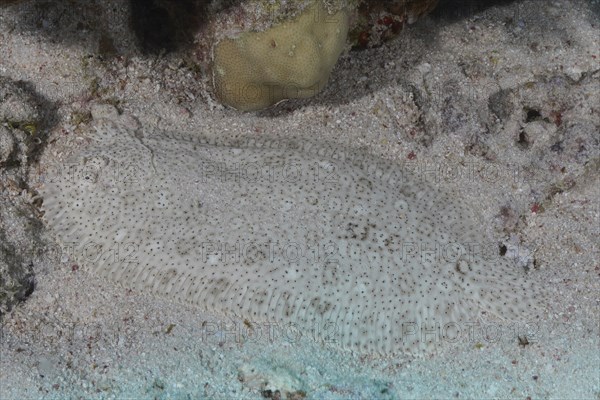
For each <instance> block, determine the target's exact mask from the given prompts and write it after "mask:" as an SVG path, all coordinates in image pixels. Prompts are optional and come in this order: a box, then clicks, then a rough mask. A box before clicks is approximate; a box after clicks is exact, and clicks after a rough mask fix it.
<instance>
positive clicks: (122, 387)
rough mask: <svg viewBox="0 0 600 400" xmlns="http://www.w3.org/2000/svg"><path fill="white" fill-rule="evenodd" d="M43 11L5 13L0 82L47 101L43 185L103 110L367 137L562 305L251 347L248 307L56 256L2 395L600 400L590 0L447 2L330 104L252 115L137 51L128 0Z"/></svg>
mask: <svg viewBox="0 0 600 400" xmlns="http://www.w3.org/2000/svg"><path fill="white" fill-rule="evenodd" d="M35 3H36V2H18V3H15V4H11V5H7V6H2V8H0V76H4V77H7V78H10V79H12V80H15V81H18V80H23V81H26V82H28V84H29V85H30V86H31V87H33V88H35V91H36V93H38V95H39V96H40V97H41V98H43V99H44V100H45V101H46V104H51V105H52V107H51V109H49V110H48V111H47V113H48V114H51V115H48V114H47V115H46V118H49V119H50V120H52V121H53V122H52V124H51V125H50V127H49V131H48V132H47V144H46V146H45V149H44V153H43V155H42V157H41V158H40V160H39V163H36V164H35V165H32V167H31V170H30V176H29V186H30V187H31V188H32V190H35V188H36V185H39V182H40V180H41V179H40V177H41V176H43V175H44V171H45V170H46V169H47V168H49V166H51V165H56V164H57V163H60V162H62V161H64V160H65V159H66V157H67V156H68V154H69V153H70V152H72V151H73V148H78V147H80V146H81V145H83V144H84V143H85V142H86V140H87V138H88V137H89V126H90V124H93V121H91V114H90V110H92V109H93V108H95V109H96V110H98V105H99V104H112V105H116V107H117V108H118V109H119V111H120V112H121V113H123V114H127V115H132V116H134V117H135V118H136V119H137V120H139V122H140V124H141V125H142V126H143V127H144V129H146V130H147V131H148V132H159V131H182V132H188V133H197V134H198V135H199V136H203V137H206V138H232V139H233V138H238V137H246V136H252V135H256V136H265V137H276V138H303V137H310V138H313V139H317V140H326V141H328V142H333V143H339V144H340V145H343V146H360V147H365V148H366V149H368V151H370V152H372V153H373V154H376V155H379V156H381V157H384V158H388V159H390V160H394V161H396V162H398V163H401V164H404V165H406V166H407V168H411V169H412V170H413V171H415V172H416V173H423V174H427V175H430V176H431V175H432V176H433V179H437V181H438V182H439V184H440V185H442V186H447V187H448V188H452V189H454V190H459V191H460V192H461V193H463V194H464V198H465V202H467V203H468V204H472V205H473V207H474V208H475V209H476V211H477V213H478V215H480V218H481V225H482V227H483V228H484V231H485V232H486V234H487V235H489V238H490V241H493V242H495V243H496V242H497V243H498V247H499V251H502V252H506V253H507V256H510V257H513V258H514V259H515V267H516V268H517V267H519V268H520V267H527V268H529V269H531V270H533V273H535V276H536V279H539V280H540V281H541V282H543V285H544V286H546V287H547V288H548V293H549V298H550V303H551V304H550V305H549V307H548V310H547V314H546V315H545V318H544V322H543V324H541V326H539V327H537V330H536V334H535V335H530V336H529V338H531V340H527V341H526V342H523V340H521V341H520V340H519V336H522V335H521V334H520V333H519V332H517V331H515V330H514V329H512V328H509V327H504V329H498V328H497V327H496V328H494V329H492V331H490V328H481V327H478V329H477V330H476V331H475V333H474V334H473V335H472V336H469V338H468V339H466V340H460V341H457V342H456V343H452V344H451V345H450V346H445V348H444V351H442V352H440V354H437V355H435V356H431V357H425V358H417V359H413V358H411V357H394V358H384V359H381V358H375V357H367V356H359V355H353V354H351V353H348V352H344V351H340V350H339V349H337V348H335V347H334V346H328V345H323V344H322V343H319V342H316V341H314V340H311V338H310V335H307V334H305V335H303V336H302V337H300V338H298V337H297V336H296V335H293V334H291V333H289V332H279V335H277V337H272V335H271V333H272V332H267V331H266V330H265V331H264V332H263V333H264V334H263V335H261V336H260V337H255V338H254V339H249V338H248V337H247V335H246V334H247V332H248V331H247V328H248V327H247V323H245V322H244V321H242V320H235V319H227V320H226V321H224V320H223V319H222V318H221V317H219V316H215V315H210V314H206V313H203V312H201V311H199V310H198V309H196V308H194V307H191V306H182V305H179V304H174V303H172V302H169V301H166V300H163V299H160V298H155V297H151V296H149V295H146V294H144V293H140V292H135V291H131V290H126V289H123V288H121V287H118V286H115V285H113V284H110V283H108V282H105V281H103V280H101V279H98V278H97V277H94V276H93V275H91V274H88V273H87V272H85V271H83V270H81V269H78V268H75V267H74V264H73V262H72V261H71V260H70V259H69V258H68V256H66V255H65V254H64V253H61V252H58V253H57V252H56V251H54V252H52V251H50V252H48V255H47V257H46V258H45V259H44V260H43V262H40V263H39V265H36V266H35V273H36V289H35V291H34V292H33V294H32V295H31V296H30V297H29V299H28V300H27V301H25V302H24V303H22V304H20V305H18V306H17V307H15V308H14V309H13V310H12V311H11V312H10V313H9V314H7V315H6V316H4V318H3V320H2V322H1V324H2V325H1V331H0V332H1V337H0V338H1V342H0V398H2V399H34V398H48V399H50V398H56V399H65V398H85V399H87V398H99V399H100V398H102V399H103V398H115V399H122V398H159V399H163V398H164V399H180V398H181V399H188V398H189V399H196V398H208V399H213V398H215V399H246V398H248V399H254V398H265V397H269V396H271V397H273V396H277V394H276V391H279V392H280V394H281V396H283V397H284V398H285V397H287V398H296V399H299V398H303V397H305V398H314V399H379V398H389V399H396V398H403V399H408V398H411V399H412V398H414V399H430V398H458V399H460V398H473V399H481V398H485V399H491V398H515V399H527V398H530V399H600V351H599V350H600V346H599V345H600V343H599V332H600V331H599V321H600V318H599V308H598V307H599V296H598V293H600V261H599V253H598V239H597V238H598V237H599V223H600V221H599V213H600V210H599V188H600V184H599V183H600V182H599V177H598V165H599V140H600V129H599V128H600V115H599V105H600V51H599V49H600V41H599V38H600V28H599V26H598V24H599V22H598V21H599V20H600V5H599V4H598V2H597V1H583V0H577V1H566V0H558V1H513V2H507V1H504V2H496V3H497V4H490V5H489V6H487V7H474V8H469V7H454V8H453V7H449V6H447V7H445V8H442V9H441V10H438V11H437V12H435V13H434V14H433V15H431V16H428V17H426V18H424V19H422V20H420V21H418V22H417V23H415V24H414V25H411V26H410V27H408V28H406V29H405V31H404V32H403V34H402V35H401V36H400V37H399V38H397V39H395V40H393V41H391V42H388V43H386V44H385V45H383V46H382V47H379V48H375V49H367V50H364V51H352V52H349V53H347V54H345V55H344V56H342V58H341V59H340V61H339V62H338V65H337V66H336V68H335V70H334V72H333V74H332V77H331V80H330V82H329V84H328V86H327V87H326V89H325V90H324V91H323V92H322V93H321V94H319V95H318V96H316V97H315V98H312V99H308V100H302V101H289V102H285V103H282V104H279V105H278V106H276V107H274V108H272V109H270V110H266V111H263V112H259V113H239V112H236V111H234V110H230V109H226V108H224V107H222V106H220V105H219V104H218V102H216V101H215V100H214V99H213V97H212V95H211V92H210V88H209V85H208V82H209V80H208V78H207V76H206V73H205V72H204V71H203V69H202V68H195V67H194V66H191V64H190V59H189V57H188V56H186V55H185V54H179V53H174V54H169V55H158V56H144V55H141V54H140V53H139V52H138V51H137V50H136V48H135V45H134V43H135V39H134V37H133V36H132V34H131V33H130V32H129V30H128V24H127V21H128V15H127V7H125V6H124V3H123V2H118V1H106V2H81V3H78V2H72V3H73V4H69V5H65V4H62V3H58V4H60V6H57V7H56V8H55V9H50V10H49V9H47V8H41V7H40V6H39V5H38V6H36V5H35ZM70 9H71V10H78V11H82V10H83V12H82V13H79V14H78V15H80V16H79V17H76V16H72V17H71V16H69V15H70V14H69V10H70ZM80 18H81V19H82V20H83V22H84V23H83V25H81V24H80V22H81V21H79V19H80ZM86 18H87V19H88V20H87V22H86ZM90 21H91V22H90ZM102 21H104V22H102ZM82 26H83V27H82ZM107 43H108V44H107ZM448 171H451V172H448ZM452 171H453V172H452ZM10 195H11V194H10V193H8V192H4V193H3V194H2V196H10ZM57 254H58V256H57ZM273 398H275V397H273Z"/></svg>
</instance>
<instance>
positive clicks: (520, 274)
mask: <svg viewBox="0 0 600 400" xmlns="http://www.w3.org/2000/svg"><path fill="white" fill-rule="evenodd" d="M94 138H95V140H94V141H93V143H92V144H91V145H89V146H88V147H87V148H85V149H84V150H83V151H82V152H80V153H78V154H76V155H74V156H73V158H72V160H71V162H70V163H69V164H67V165H63V166H61V167H60V169H59V171H58V173H55V174H52V173H50V174H48V176H47V179H46V182H45V184H44V187H43V188H42V192H41V193H42V196H43V199H44V210H45V220H46V222H47V224H48V225H49V226H50V227H51V228H52V230H53V231H54V232H55V233H56V235H57V237H58V238H59V239H60V241H61V243H62V244H63V246H65V247H68V248H71V249H72V250H73V257H74V258H75V260H76V261H77V262H78V263H79V265H81V266H83V267H84V268H85V269H86V270H90V271H93V272H94V273H96V274H99V275H101V276H104V277H106V278H108V279H109V280H111V281H114V282H117V283H120V284H122V285H124V286H126V287H129V288H133V289H138V290H140V291H145V292H152V293H155V294H157V295H161V296H166V297H168V298H170V299H173V300H176V301H179V302H184V303H192V304H194V305H197V306H199V307H201V308H202V309H205V310H208V311H210V312H213V313H216V314H221V315H223V314H225V315H234V316H239V317H243V318H247V319H248V320H250V321H271V322H275V323H281V324H293V326H294V327H295V328H297V329H299V330H300V331H301V332H303V333H308V332H316V331H319V332H323V331H326V332H327V338H324V337H320V338H319V339H320V340H325V339H327V340H332V341H333V342H334V343H336V344H337V345H340V346H341V347H343V348H348V349H352V350H357V351H360V352H365V353H378V354H382V355H389V354H396V353H406V352H408V353H413V354H427V353H428V352H430V351H432V350H434V349H436V348H437V347H438V345H440V344H441V343H442V342H444V340H443V335H444V334H448V335H449V332H448V330H447V329H446V330H444V329H443V328H444V326H446V327H447V326H448V325H446V324H451V325H452V326H455V324H463V323H470V322H474V321H477V320H478V319H479V318H480V317H481V316H482V312H483V314H484V315H488V316H489V315H495V316H498V317H500V318H501V319H503V320H515V319H522V318H526V317H528V316H531V315H534V314H537V313H538V309H537V304H538V302H539V301H540V299H541V293H540V291H539V290H537V289H535V288H534V286H532V284H531V283H530V279H528V276H527V274H526V273H525V272H524V271H523V270H521V269H520V268H517V267H516V266H515V265H514V264H513V263H512V262H510V261H508V260H506V259H504V258H503V257H500V256H498V255H497V254H494V255H490V254H488V255H487V256H486V254H484V253H485V252H483V251H481V248H479V250H478V247H482V245H484V243H483V239H482V237H483V236H482V235H481V234H480V232H479V230H478V229H477V228H476V218H475V217H474V216H473V215H471V214H470V212H469V211H468V207H466V206H465V205H463V204H461V200H460V195H459V194H457V193H449V192H444V191H442V190H440V189H438V188H435V187H434V186H432V185H430V184H429V183H427V182H425V181H419V180H416V179H413V178H410V177H409V176H407V175H406V174H405V173H403V171H402V169H401V168H400V167H399V166H397V165H395V164H393V163H390V162H388V161H384V160H381V159H378V158H375V157H372V156H369V155H367V154H366V153H364V152H362V151H357V150H344V149H339V148H335V147H333V146H329V145H326V144H318V145H316V144H312V143H307V142H302V143H300V142H297V143H296V142H269V141H263V142H259V141H253V140H247V141H244V142H243V143H242V142H240V143H236V144H233V145H230V146H214V145H208V144H203V143H202V142H201V141H200V140H198V139H197V138H194V137H192V136H191V135H190V137H185V136H184V135H174V134H161V135H160V136H152V137H151V136H150V135H144V134H143V132H141V131H136V132H134V131H131V130H127V129H125V128H121V127H119V126H118V125H115V124H112V123H106V124H101V125H100V126H99V128H98V129H97V132H96V133H95V134H94ZM432 249H438V251H436V253H439V254H432V252H431V251H430V250H432ZM461 249H462V250H461ZM435 326H440V327H442V330H441V332H442V333H441V336H440V337H432V336H431V335H429V336H427V335H420V334H412V333H411V332H413V328H416V332H417V333H418V332H422V329H425V330H426V329H430V328H429V327H435ZM407 327H408V328H407ZM444 332H445V333H444ZM413 333H414V332H413Z"/></svg>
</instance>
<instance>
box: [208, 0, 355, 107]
mask: <svg viewBox="0 0 600 400" xmlns="http://www.w3.org/2000/svg"><path fill="white" fill-rule="evenodd" d="M347 33H348V12H347V10H346V9H341V10H339V11H338V12H336V13H334V14H329V13H328V11H327V10H326V8H325V6H324V5H323V3H322V2H321V1H320V0H317V1H316V2H315V3H314V4H313V5H311V6H310V7H309V8H307V9H306V10H304V12H303V13H302V14H301V15H300V16H298V17H297V18H296V19H294V20H290V21H286V22H284V23H282V24H280V25H277V26H274V27H272V28H270V29H268V30H266V31H264V32H247V33H244V34H242V35H240V37H238V38H235V39H225V40H223V41H221V42H219V43H218V44H217V45H216V46H215V49H214V54H215V58H214V65H213V80H214V84H215V90H216V92H217V96H218V97H219V99H220V100H221V101H222V102H223V103H225V104H227V105H230V106H232V107H234V108H237V109H239V110H243V111H252V110H259V109H262V108H266V107H268V106H271V105H273V104H275V103H277V102H279V101H281V100H284V99H290V98H306V97H311V96H314V95H315V94H316V93H318V92H319V91H320V90H321V89H322V88H323V87H324V86H325V84H326V83H327V80H328V78H329V74H330V73H331V70H332V69H333V67H334V65H335V63H336V62H337V59H338V57H339V56H340V54H341V53H342V50H343V49H344V47H345V44H346V36H347Z"/></svg>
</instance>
